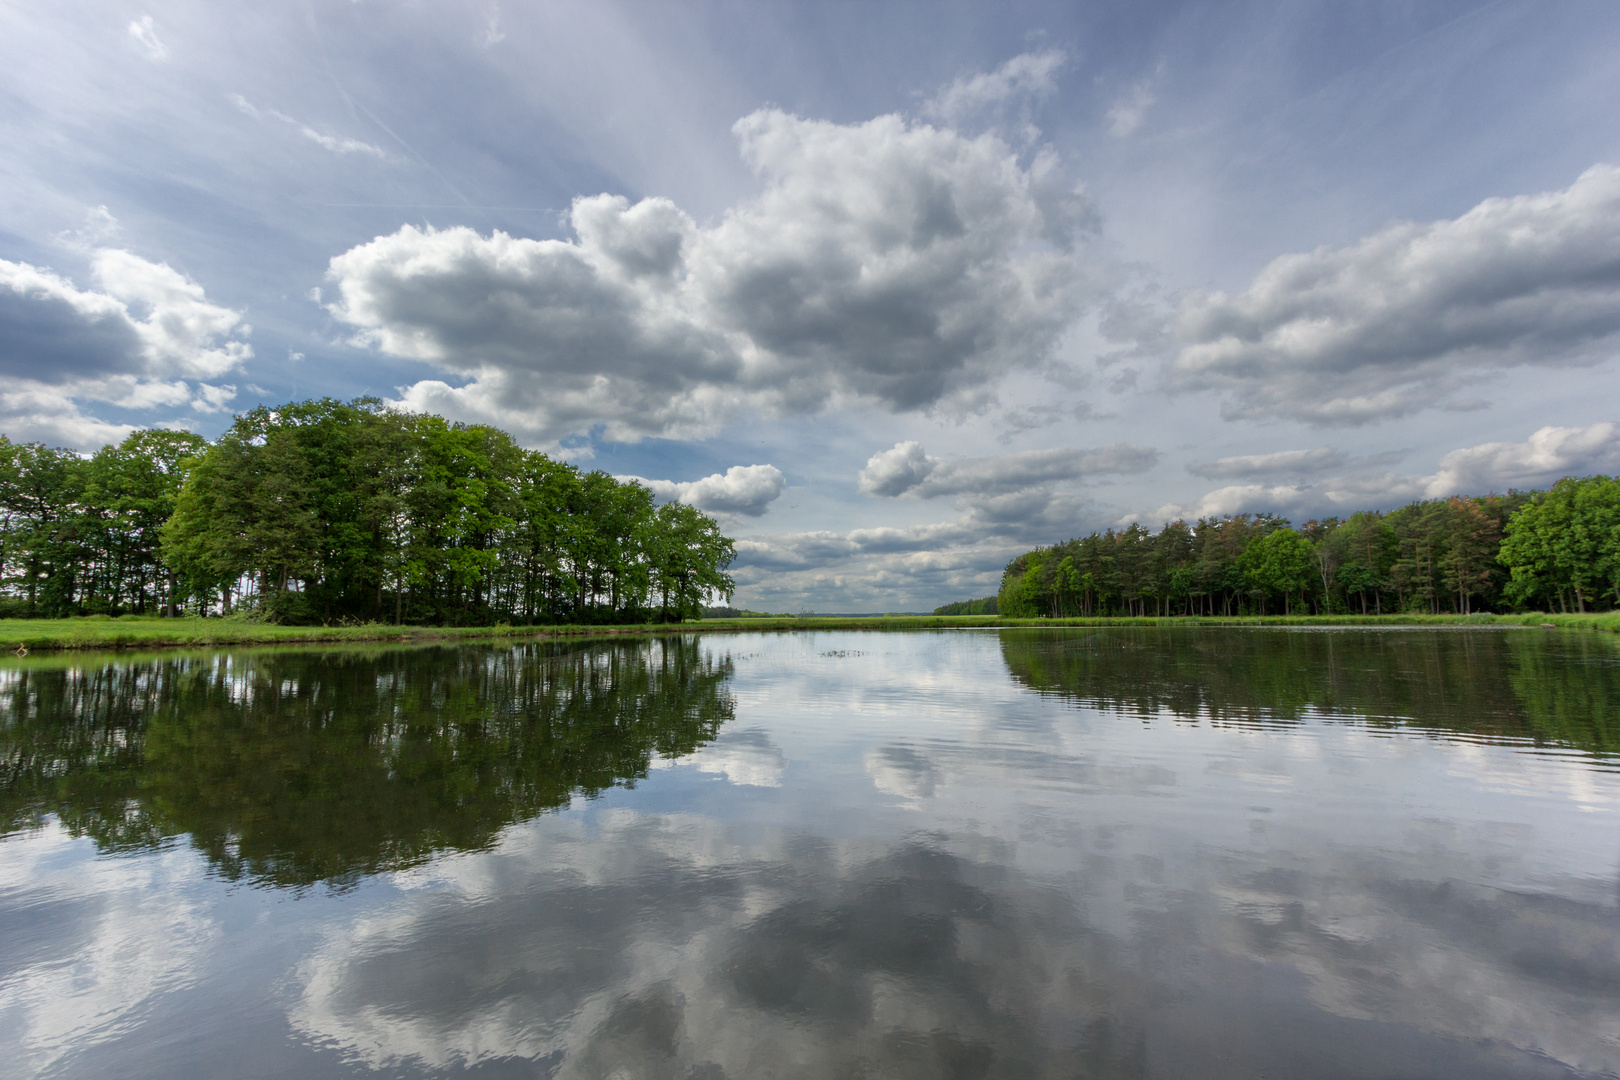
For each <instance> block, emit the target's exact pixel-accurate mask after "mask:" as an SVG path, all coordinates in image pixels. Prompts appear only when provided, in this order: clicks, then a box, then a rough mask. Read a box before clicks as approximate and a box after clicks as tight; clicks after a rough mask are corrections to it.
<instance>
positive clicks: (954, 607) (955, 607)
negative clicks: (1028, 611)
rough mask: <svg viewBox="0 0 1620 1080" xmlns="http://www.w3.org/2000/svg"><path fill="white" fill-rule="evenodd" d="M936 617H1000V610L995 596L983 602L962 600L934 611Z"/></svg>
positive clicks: (986, 598)
mask: <svg viewBox="0 0 1620 1080" xmlns="http://www.w3.org/2000/svg"><path fill="white" fill-rule="evenodd" d="M934 614H935V615H998V614H1000V610H999V608H998V607H997V604H996V598H995V597H994V596H986V597H985V598H984V599H982V600H960V601H958V602H956V603H954V604H946V605H944V606H943V607H937V608H935V609H934Z"/></svg>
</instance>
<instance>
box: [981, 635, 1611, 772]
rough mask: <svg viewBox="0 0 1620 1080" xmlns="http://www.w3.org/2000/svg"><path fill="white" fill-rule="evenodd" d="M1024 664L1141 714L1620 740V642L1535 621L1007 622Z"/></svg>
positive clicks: (1096, 699) (1045, 686)
mask: <svg viewBox="0 0 1620 1080" xmlns="http://www.w3.org/2000/svg"><path fill="white" fill-rule="evenodd" d="M1001 652H1002V657H1003V658H1004V659H1005V660H1006V662H1007V667H1008V670H1009V671H1010V672H1011V673H1012V677H1013V678H1014V679H1015V680H1016V681H1017V682H1019V683H1021V684H1023V685H1024V686H1027V687H1029V688H1030V689H1032V690H1034V691H1036V692H1037V693H1041V694H1050V695H1055V696H1060V697H1067V698H1072V699H1075V700H1077V701H1079V702H1081V703H1083V704H1086V705H1089V706H1092V707H1095V708H1102V709H1109V710H1113V711H1117V712H1123V713H1128V714H1130V715H1134V716H1143V717H1150V718H1151V717H1158V716H1162V715H1165V714H1168V715H1170V716H1172V717H1176V718H1179V719H1207V720H1209V721H1211V722H1214V723H1239V724H1241V723H1276V722H1283V723H1287V722H1292V721H1297V720H1300V719H1302V718H1304V717H1305V716H1306V714H1307V713H1315V714H1318V715H1324V716H1334V717H1354V718H1359V719H1361V720H1364V721H1366V722H1369V723H1371V724H1374V725H1378V724H1395V723H1399V724H1403V725H1406V724H1409V725H1411V726H1415V727H1421V728H1424V729H1429V730H1432V731H1436V732H1443V733H1450V734H1453V735H1458V736H1462V737H1466V738H1472V739H1480V740H1485V741H1521V740H1528V741H1531V742H1534V743H1536V744H1538V745H1549V746H1565V747H1571V748H1574V749H1579V750H1585V751H1588V752H1595V753H1599V754H1604V755H1608V754H1615V753H1620V642H1617V641H1615V640H1614V639H1613V638H1612V637H1611V636H1610V635H1604V634H1586V633H1567V632H1565V633H1557V634H1552V633H1544V632H1539V631H1528V630H1504V631H1501V632H1486V633H1480V632H1477V631H1472V632H1469V631H1465V632H1461V633H1458V632H1447V631H1443V630H1440V631H1426V630H1417V631H1409V630H1386V631H1378V630H1350V629H1334V630H1331V631H1322V630H1310V629H1289V630H1284V629H1268V628H1252V629H1251V628H1242V629H1238V628H1213V627H1201V628H1187V629H1184V630H1183V629H1178V628H1164V627H1143V628H1141V629H1128V628H1119V629H1114V628H1110V629H1107V630H1100V631H1096V632H1094V633H1089V634H1087V633H1077V632H1075V631H1073V630H1068V631H1061V630H1004V631H1002V632H1001Z"/></svg>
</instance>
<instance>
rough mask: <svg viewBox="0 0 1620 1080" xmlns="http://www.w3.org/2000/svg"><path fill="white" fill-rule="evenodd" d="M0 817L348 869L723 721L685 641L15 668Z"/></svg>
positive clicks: (508, 819) (344, 879)
mask: <svg viewBox="0 0 1620 1080" xmlns="http://www.w3.org/2000/svg"><path fill="white" fill-rule="evenodd" d="M0 675H3V677H4V682H3V683H0V761H3V762H4V769H5V772H4V777H3V780H0V829H3V830H4V831H5V832H11V831H13V830H16V829H18V828H23V827H28V826H30V825H34V824H37V823H38V822H39V821H40V820H41V819H42V818H43V817H44V816H45V815H47V814H55V815H56V816H57V817H58V819H59V820H60V821H61V822H62V823H63V824H64V825H66V826H67V828H68V829H69V830H70V831H71V832H73V833H74V834H76V835H85V836H90V837H92V838H94V839H95V841H96V842H97V844H98V845H100V846H101V847H102V848H103V849H104V850H110V851H128V850H139V849H142V848H152V847H156V846H158V845H160V844H161V843H162V842H163V841H164V840H165V839H166V838H169V837H173V836H178V835H182V834H184V835H187V836H189V838H190V841H191V843H192V844H193V845H195V846H196V847H197V848H198V849H199V850H200V851H202V852H203V853H205V854H206V856H207V858H208V860H209V861H210V863H211V864H212V865H213V866H214V867H215V868H216V869H217V871H218V872H219V873H221V874H223V875H224V876H225V877H227V878H231V879H237V878H248V879H251V880H255V881H261V882H266V883H271V884H276V885H294V886H297V885H308V884H311V883H314V882H318V881H327V882H332V883H336V884H343V883H349V882H353V881H355V880H357V879H358V878H359V877H361V876H363V875H366V874H371V873H376V872H378V871H382V870H390V869H398V868H400V867H404V866H408V865H411V864H413V863H415V862H417V861H419V860H420V859H422V858H424V857H426V856H427V855H429V854H430V853H432V852H435V851H441V850H446V849H462V850H468V849H477V848H481V847H484V846H486V845H487V844H488V843H489V841H490V839H491V838H492V837H493V836H494V835H495V834H496V833H497V832H498V831H499V830H500V829H501V828H503V827H504V826H506V825H509V824H511V823H512V822H514V821H518V820H522V819H524V818H528V817H531V816H533V815H535V814H537V813H540V812H542V811H544V810H548V809H551V808H554V807H558V806H563V805H566V804H567V803H568V802H569V801H570V800H571V799H572V798H574V797H575V796H576V795H591V794H594V793H596V792H599V791H601V790H603V789H605V788H608V787H611V786H613V785H615V784H622V783H626V782H632V781H634V780H635V779H637V778H641V777H645V776H646V775H647V771H648V768H649V766H650V765H651V763H652V762H653V760H654V758H655V756H660V757H664V758H674V757H679V756H680V755H683V754H688V753H691V752H692V751H694V750H696V749H697V748H698V747H700V746H702V745H703V744H705V743H706V742H708V741H709V740H711V739H713V738H714V736H715V733H716V732H717V731H718V730H719V729H720V727H721V725H723V724H724V723H725V722H726V721H727V720H729V719H730V718H731V716H732V712H733V708H734V706H733V704H732V700H731V697H730V695H729V693H728V691H727V689H726V683H727V680H728V679H729V678H730V675H731V667H730V663H729V661H726V660H716V659H714V658H713V657H710V656H707V655H706V654H705V653H704V651H703V650H702V649H701V647H700V646H699V645H698V643H697V641H696V640H695V639H693V638H690V637H688V638H667V639H660V640H656V641H650V642H649V641H643V642H637V643H628V644H614V645H600V644H596V645H582V644H577V643H576V644H572V645H569V644H547V645H524V646H519V647H515V648H511V649H507V650H488V649H482V648H467V649H427V650H420V649H419V650H399V651H386V652H331V653H311V652H291V653H276V652H268V653H267V652H243V653H237V654H222V655H218V656H170V657H163V658H159V659H152V660H147V661H145V662H139V663H130V662H125V661H121V660H112V659H109V660H107V661H105V662H103V663H100V664H93V665H84V664H82V663H75V664H72V665H63V664H51V665H46V664H41V665H34V666H22V667H18V668H13V669H10V670H7V671H5V672H3V673H0Z"/></svg>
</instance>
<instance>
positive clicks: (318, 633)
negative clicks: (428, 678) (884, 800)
mask: <svg viewBox="0 0 1620 1080" xmlns="http://www.w3.org/2000/svg"><path fill="white" fill-rule="evenodd" d="M1155 625H1166V626H1543V625H1550V626H1555V627H1559V628H1572V629H1573V628H1580V629H1589V630H1603V631H1608V632H1611V633H1620V612H1605V613H1603V614H1599V615H1542V614H1534V613H1532V614H1528V615H1322V616H1310V615H1297V616H1280V615H1277V616H1273V615H1268V616H1263V617H1259V616H1256V617H1246V618H1200V617H1194V618H1140V619H1124V618H1118V619H1006V618H1001V617H999V616H995V615H893V616H861V617H853V618H852V617H847V616H831V615H825V616H817V615H810V616H796V617H773V618H746V619H705V620H703V621H702V622H701V623H697V622H690V623H685V624H681V625H671V624H667V623H666V624H647V623H638V624H634V625H629V626H579V625H566V626H510V627H509V626H473V627H444V626H384V625H375V624H374V625H365V626H272V625H268V624H265V623H250V622H240V621H237V620H234V619H157V618H137V617H125V618H120V619H108V618H94V617H92V618H82V619H0V649H4V650H5V651H6V652H16V651H17V650H18V649H19V648H22V649H27V650H29V651H35V650H54V649H139V648H154V647H161V646H197V645H202V646H210V645H277V644H286V645H291V644H298V643H343V642H352V643H356V644H359V643H363V642H420V643H429V642H435V641H465V640H489V639H502V638H506V639H510V638H537V637H598V636H618V635H623V634H668V633H689V632H693V631H698V632H702V633H727V632H737V631H743V630H753V631H759V630H805V629H818V630H852V629H873V630H921V629H940V628H949V627H995V626H1155Z"/></svg>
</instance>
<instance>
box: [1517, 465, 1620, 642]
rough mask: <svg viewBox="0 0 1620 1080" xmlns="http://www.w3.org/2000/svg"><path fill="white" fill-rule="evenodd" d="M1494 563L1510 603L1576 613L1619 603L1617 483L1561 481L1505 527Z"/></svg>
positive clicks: (1619, 506) (1606, 478) (1605, 478)
mask: <svg viewBox="0 0 1620 1080" xmlns="http://www.w3.org/2000/svg"><path fill="white" fill-rule="evenodd" d="M1499 561H1500V562H1501V564H1502V565H1503V566H1505V567H1507V569H1508V572H1509V573H1510V574H1511V579H1510V581H1509V583H1508V586H1507V594H1508V596H1509V598H1510V599H1512V600H1513V601H1514V602H1515V603H1518V604H1522V605H1526V606H1528V605H1533V604H1540V605H1544V606H1545V607H1546V609H1547V610H1549V611H1550V610H1551V609H1552V607H1553V606H1554V604H1556V605H1557V606H1558V608H1559V609H1560V610H1562V611H1569V610H1571V609H1573V610H1575V611H1577V612H1582V611H1586V610H1587V608H1588V605H1590V604H1592V603H1593V602H1594V601H1596V602H1600V603H1601V602H1605V601H1607V602H1620V481H1617V480H1616V479H1614V478H1613V477H1609V476H1590V477H1586V478H1585V479H1575V478H1573V477H1566V478H1565V479H1563V480H1560V481H1559V482H1558V483H1556V484H1554V485H1553V487H1552V490H1550V491H1546V492H1541V493H1538V495H1537V496H1536V498H1535V499H1534V500H1533V501H1532V502H1530V503H1529V505H1527V506H1525V507H1523V508H1522V509H1521V510H1520V511H1519V512H1518V513H1517V514H1515V515H1514V516H1513V518H1512V520H1511V521H1509V522H1508V525H1507V529H1506V538H1505V539H1504V541H1503V543H1502V549H1501V555H1500V557H1499Z"/></svg>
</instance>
